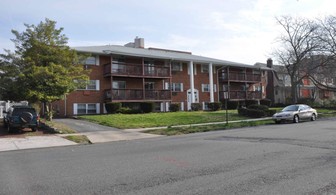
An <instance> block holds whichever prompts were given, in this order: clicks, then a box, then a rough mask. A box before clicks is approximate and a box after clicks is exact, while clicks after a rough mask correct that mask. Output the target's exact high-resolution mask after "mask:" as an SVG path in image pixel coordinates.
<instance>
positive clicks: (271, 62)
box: [267, 58, 273, 68]
mask: <svg viewBox="0 0 336 195" xmlns="http://www.w3.org/2000/svg"><path fill="white" fill-rule="evenodd" d="M267 67H268V68H272V67H273V60H272V58H268V59H267Z"/></svg>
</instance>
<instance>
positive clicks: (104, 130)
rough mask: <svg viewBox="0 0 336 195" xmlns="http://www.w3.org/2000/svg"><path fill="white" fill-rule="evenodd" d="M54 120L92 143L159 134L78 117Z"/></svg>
mask: <svg viewBox="0 0 336 195" xmlns="http://www.w3.org/2000/svg"><path fill="white" fill-rule="evenodd" d="M54 121H55V122H58V123H62V124H65V125H66V126H68V127H70V128H72V129H73V130H75V131H77V132H78V134H81V135H85V136H87V137H88V139H89V140H90V141H91V142H92V143H102V142H111V141H122V140H135V139H144V138H153V137H160V136H161V135H153V134H147V133H141V132H136V131H126V130H123V129H117V128H113V127H107V126H103V125H99V124H95V123H91V122H88V121H84V120H78V119H54ZM61 136H64V135H61ZM65 136H66V134H65Z"/></svg>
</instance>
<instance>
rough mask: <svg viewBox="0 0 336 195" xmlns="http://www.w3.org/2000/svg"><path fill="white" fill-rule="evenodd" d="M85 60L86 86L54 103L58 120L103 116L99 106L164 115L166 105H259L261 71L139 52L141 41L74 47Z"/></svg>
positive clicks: (150, 50)
mask: <svg viewBox="0 0 336 195" xmlns="http://www.w3.org/2000/svg"><path fill="white" fill-rule="evenodd" d="M74 49H75V50H76V51H77V52H79V53H85V54H89V55H91V57H89V58H88V59H87V60H86V62H85V68H86V69H90V70H91V73H90V82H89V83H88V84H87V85H86V87H85V88H82V89H78V90H76V91H75V92H72V93H70V94H67V95H66V96H65V97H64V100H61V101H57V102H54V104H53V105H54V109H55V110H56V111H57V113H58V115H59V116H61V117H63V116H72V115H83V114H103V113H106V110H105V103H107V102H121V103H122V104H123V105H124V106H136V105H137V103H139V102H154V103H155V105H156V111H162V112H165V111H169V105H170V104H171V103H177V104H179V105H180V107H181V110H190V109H191V104H192V103H200V104H201V105H202V108H203V109H204V110H206V109H207V105H208V103H209V102H218V101H223V100H224V98H225V97H224V94H228V99H229V100H231V101H239V100H246V99H254V100H260V99H263V98H265V97H266V91H265V90H266V89H265V87H266V82H267V78H266V77H267V75H266V74H267V73H266V71H265V68H260V67H255V66H249V65H245V64H240V63H235V62H229V61H225V60H218V59H213V58H208V57H202V56H197V55H192V53H191V52H184V51H173V50H165V49H158V48H145V47H144V39H143V38H135V40H134V42H131V43H128V44H126V45H124V46H117V45H106V46H88V47H76V48H74Z"/></svg>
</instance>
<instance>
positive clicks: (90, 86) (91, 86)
mask: <svg viewBox="0 0 336 195" xmlns="http://www.w3.org/2000/svg"><path fill="white" fill-rule="evenodd" d="M86 89H88V90H96V80H90V81H89V83H88V84H87V85H86Z"/></svg>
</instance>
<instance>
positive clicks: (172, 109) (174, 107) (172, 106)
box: [169, 104, 180, 112]
mask: <svg viewBox="0 0 336 195" xmlns="http://www.w3.org/2000/svg"><path fill="white" fill-rule="evenodd" d="M179 110H180V105H179V104H170V105H169V111H170V112H177V111H179Z"/></svg>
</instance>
